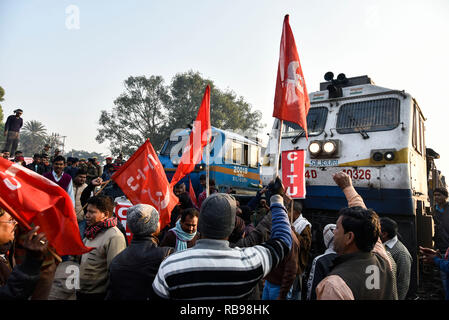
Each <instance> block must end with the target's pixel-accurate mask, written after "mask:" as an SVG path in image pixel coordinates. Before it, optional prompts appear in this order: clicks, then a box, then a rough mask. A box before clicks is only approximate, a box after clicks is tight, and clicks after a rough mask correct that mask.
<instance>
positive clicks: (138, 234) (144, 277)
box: [107, 204, 173, 300]
mask: <svg viewBox="0 0 449 320" xmlns="http://www.w3.org/2000/svg"><path fill="white" fill-rule="evenodd" d="M127 224H128V226H129V230H130V231H131V232H132V233H133V239H132V241H131V244H130V246H129V247H128V248H126V249H125V250H123V251H122V252H121V253H119V254H118V255H117V256H116V257H115V258H114V259H113V260H112V262H111V265H110V267H109V274H110V284H109V290H108V296H107V299H110V300H147V299H150V298H151V297H152V295H153V291H152V287H151V285H152V283H153V280H154V277H155V276H156V274H157V271H158V269H159V265H160V264H161V262H162V261H163V260H164V259H165V258H166V257H167V256H168V255H169V254H171V253H172V252H173V248H170V247H158V245H157V237H156V236H157V234H158V233H159V230H160V225H159V213H158V212H157V210H156V209H155V208H154V207H152V206H150V205H148V204H138V205H135V206H133V207H131V208H129V209H128V212H127Z"/></svg>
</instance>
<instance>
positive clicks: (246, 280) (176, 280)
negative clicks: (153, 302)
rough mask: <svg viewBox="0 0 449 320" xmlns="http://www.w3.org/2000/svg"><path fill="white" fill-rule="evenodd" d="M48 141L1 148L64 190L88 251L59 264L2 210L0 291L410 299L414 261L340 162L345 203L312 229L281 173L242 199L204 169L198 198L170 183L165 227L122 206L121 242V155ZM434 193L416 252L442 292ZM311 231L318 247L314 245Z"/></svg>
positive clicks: (448, 225)
mask: <svg viewBox="0 0 449 320" xmlns="http://www.w3.org/2000/svg"><path fill="white" fill-rule="evenodd" d="M49 149H50V146H49V145H45V146H44V149H43V150H42V153H40V154H35V155H34V156H33V161H32V162H31V163H29V164H28V165H26V164H24V163H23V154H22V153H21V152H20V151H15V153H14V157H11V155H10V154H9V152H7V151H4V152H3V154H2V156H3V158H5V159H10V160H11V161H13V162H16V163H19V164H23V165H26V167H27V168H28V169H30V170H32V171H34V172H36V173H38V174H40V175H43V176H44V177H46V178H47V179H49V180H52V181H53V182H54V183H56V184H58V185H59V186H60V187H61V188H63V189H64V190H66V191H67V193H68V194H69V195H70V197H71V199H72V201H73V204H74V208H75V212H76V217H77V221H78V225H79V230H80V237H81V238H82V239H83V242H84V244H85V245H86V246H88V247H95V249H94V250H93V251H91V252H89V253H86V254H84V255H82V256H63V257H61V258H62V262H57V261H56V260H55V259H54V257H53V256H51V255H49V254H48V253H46V251H45V248H46V246H47V244H46V241H41V240H42V239H44V240H45V235H42V234H37V233H36V232H34V234H33V235H31V234H30V233H29V232H25V231H24V230H23V229H21V228H20V227H19V226H17V223H16V222H15V221H14V219H13V218H12V217H10V216H9V215H8V213H7V212H6V211H4V210H3V209H1V210H0V240H1V241H0V250H1V251H0V257H1V258H0V297H1V298H15V299H28V298H31V299H50V300H74V299H78V300H104V299H110V300H121V299H133V300H145V299H253V300H327V299H332V300H334V299H336V300H339V299H342V300H354V299H356V300H359V299H362V300H365V299H387V300H397V299H399V300H404V299H406V298H407V293H408V290H409V286H410V278H411V265H412V260H413V259H412V257H411V255H410V253H409V251H408V250H407V248H406V247H405V245H404V244H403V243H402V242H401V240H400V239H401V236H400V234H399V232H398V224H397V222H396V221H394V220H392V219H390V218H386V217H379V216H378V215H377V214H376V212H374V211H373V210H372V209H369V208H367V207H366V206H365V203H364V201H363V199H362V198H361V197H360V195H358V193H357V192H356V191H355V189H354V187H353V185H352V180H351V178H350V177H349V176H348V175H347V174H346V173H344V172H339V173H337V174H334V175H333V179H334V181H335V183H336V185H338V186H339V187H340V189H341V191H342V192H343V193H344V195H345V197H346V199H347V201H348V206H347V207H345V208H342V209H341V210H340V212H339V214H338V219H337V220H336V221H335V223H330V224H327V225H325V226H324V227H322V228H321V229H320V230H314V227H313V226H312V223H311V222H310V221H308V220H307V219H306V218H305V217H304V215H303V205H302V202H301V201H293V200H292V199H290V198H289V197H288V196H287V195H286V194H285V190H284V189H283V186H282V183H281V181H280V180H279V179H277V180H275V181H272V182H271V183H270V184H269V185H268V186H265V187H264V188H262V189H260V190H259V191H258V192H257V193H256V195H255V196H254V197H252V198H250V199H249V201H247V202H246V203H240V201H239V200H238V199H237V198H236V197H235V195H234V191H232V189H231V188H228V190H229V192H228V193H219V192H218V188H217V186H216V184H215V181H214V180H213V179H211V180H210V181H209V195H207V192H206V176H205V175H202V176H201V178H200V184H199V186H198V188H196V189H195V190H194V193H195V198H196V199H198V201H197V202H196V201H193V199H192V197H191V194H190V193H189V192H188V190H187V188H186V185H185V184H184V183H178V184H177V185H176V186H175V187H174V193H175V194H176V195H177V197H178V198H179V203H178V205H177V206H176V207H175V208H174V209H173V211H172V212H171V220H170V223H169V224H168V225H167V226H166V227H165V228H163V229H162V230H161V228H160V224H159V212H158V211H157V209H156V208H154V207H152V206H151V205H148V204H138V205H134V206H132V207H130V208H129V209H128V212H127V226H128V228H129V230H130V231H131V233H132V235H133V237H132V241H131V242H130V243H128V241H127V237H126V230H125V227H124V226H123V225H122V223H120V222H119V220H118V219H117V217H116V216H115V213H114V212H115V211H114V206H115V202H114V199H116V198H117V197H120V196H123V192H121V190H120V188H118V186H117V185H116V184H115V183H114V182H113V181H112V180H111V176H112V174H113V173H114V172H115V171H116V170H118V169H119V168H120V166H121V165H123V163H124V162H125V161H124V160H123V157H122V156H118V157H116V158H115V159H113V158H112V157H108V158H106V159H105V164H104V165H103V166H101V165H100V163H99V162H98V160H97V159H95V158H89V159H77V158H73V157H68V158H67V159H66V158H65V157H64V156H63V155H61V151H60V150H58V149H56V150H54V154H53V155H51V156H50V155H49ZM109 180H111V181H110V182H109V183H108V184H107V186H105V182H107V181H109ZM102 187H103V188H102ZM99 189H100V190H99ZM435 197H436V199H437V205H436V207H437V208H436V209H437V212H438V214H437V216H436V217H435V223H436V248H435V249H438V251H437V250H434V249H432V248H421V253H422V255H423V256H424V260H425V262H427V263H433V264H434V265H435V266H437V267H438V268H439V269H440V270H441V278H442V281H443V285H444V289H445V292H446V294H447V292H448V291H447V290H448V289H447V288H448V287H449V286H448V277H447V274H448V272H449V264H448V262H447V261H448V260H447V255H448V253H447V248H448V246H449V236H448V235H449V213H448V212H447V210H449V209H448V208H449V206H448V202H447V198H448V193H447V191H446V190H445V189H439V190H436V191H435ZM316 241H320V242H321V243H322V244H323V247H324V250H323V251H321V252H314V254H313V255H312V247H313V245H314V243H315V242H316ZM37 242H39V243H40V245H39V243H37ZM42 243H44V244H42ZM440 253H443V256H442V255H441V254H440ZM444 253H446V255H445V256H444ZM30 265H31V267H30ZM373 266H374V267H373ZM68 267H75V268H79V281H78V282H77V281H75V284H76V285H73V286H68V285H67V283H68V280H69V279H68V273H67V271H66V270H67V268H68ZM369 268H375V269H376V270H377V271H378V273H376V277H377V278H376V279H375V281H374V282H372V286H370V285H369V283H370V282H369V281H368V280H367V276H369V275H370V273H369V272H368V273H367V270H371V269H369ZM367 283H368V285H367Z"/></svg>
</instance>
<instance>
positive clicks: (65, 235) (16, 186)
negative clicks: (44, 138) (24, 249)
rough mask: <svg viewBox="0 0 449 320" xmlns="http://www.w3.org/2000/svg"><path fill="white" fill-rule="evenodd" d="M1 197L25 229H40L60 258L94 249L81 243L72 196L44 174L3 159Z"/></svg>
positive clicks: (0, 159) (0, 162)
mask: <svg viewBox="0 0 449 320" xmlns="http://www.w3.org/2000/svg"><path fill="white" fill-rule="evenodd" d="M0 198H1V201H0V206H2V207H3V208H4V209H5V210H6V211H8V212H9V213H10V214H11V215H12V216H13V217H14V218H16V220H18V221H19V222H20V223H22V224H23V225H24V226H26V225H29V224H32V223H33V224H35V225H38V226H40V230H41V231H42V232H44V233H45V236H46V238H47V240H48V242H49V244H50V246H51V247H53V248H55V250H56V252H57V253H58V254H59V255H61V256H64V255H81V254H83V253H86V252H89V251H90V250H92V249H93V248H89V247H85V246H84V244H83V242H82V240H81V236H80V231H79V228H78V222H77V219H76V214H75V209H74V207H73V202H72V200H71V199H70V196H69V195H68V193H67V192H66V191H65V190H64V189H62V188H61V187H60V186H58V185H57V184H56V183H54V182H52V181H50V180H48V179H47V178H45V177H43V176H41V175H40V174H37V173H35V172H34V171H32V170H30V169H27V168H26V167H24V166H22V165H20V164H17V163H12V162H10V161H8V160H6V159H3V158H0ZM8 208H10V209H11V210H8Z"/></svg>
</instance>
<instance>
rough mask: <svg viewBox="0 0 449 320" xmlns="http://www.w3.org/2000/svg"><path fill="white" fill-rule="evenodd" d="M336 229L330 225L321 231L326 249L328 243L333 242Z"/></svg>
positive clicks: (333, 225) (335, 226)
mask: <svg viewBox="0 0 449 320" xmlns="http://www.w3.org/2000/svg"><path fill="white" fill-rule="evenodd" d="M335 228H337V225H336V224H333V223H330V224H328V225H326V226H325V227H324V229H323V240H324V245H325V246H326V248H329V245H330V243H331V242H332V241H333V240H334V230H335Z"/></svg>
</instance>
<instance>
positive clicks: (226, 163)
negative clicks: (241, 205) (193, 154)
mask: <svg viewBox="0 0 449 320" xmlns="http://www.w3.org/2000/svg"><path fill="white" fill-rule="evenodd" d="M190 131H191V130H190V129H184V130H178V131H176V132H173V133H172V134H171V136H170V138H168V139H167V140H166V141H165V142H164V145H163V146H162V149H161V151H160V153H159V160H160V161H161V163H162V165H163V166H164V169H165V173H166V175H167V178H168V180H169V181H170V180H171V178H172V177H173V175H174V173H175V171H176V168H177V166H178V164H179V161H180V160H181V156H182V152H183V150H184V146H185V145H186V144H187V141H188V139H189V135H190ZM261 148H262V145H261V143H260V142H259V141H258V140H257V139H256V140H252V139H250V138H248V137H245V136H242V135H240V134H237V133H234V132H231V131H226V130H221V129H218V128H215V127H212V138H211V142H210V143H209V152H210V160H209V165H210V168H209V177H210V179H214V180H215V184H216V187H217V189H218V190H219V192H228V190H229V188H230V187H231V188H232V189H233V190H234V191H236V192H237V193H238V194H239V195H252V194H255V193H256V191H257V190H258V189H259V188H260V183H261V181H260V161H259V159H260V154H261ZM206 152H207V148H204V151H203V158H202V161H201V162H200V163H199V164H197V165H196V166H195V170H194V171H193V172H192V173H190V175H188V176H186V177H184V178H183V179H182V180H181V181H180V183H185V185H186V186H187V188H188V187H189V180H188V179H189V178H190V179H191V181H192V185H193V187H194V189H195V190H198V188H199V184H200V181H199V179H200V175H202V174H204V175H205V174H206Z"/></svg>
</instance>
